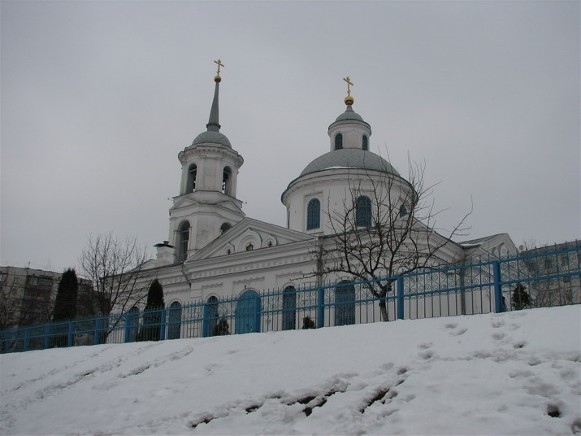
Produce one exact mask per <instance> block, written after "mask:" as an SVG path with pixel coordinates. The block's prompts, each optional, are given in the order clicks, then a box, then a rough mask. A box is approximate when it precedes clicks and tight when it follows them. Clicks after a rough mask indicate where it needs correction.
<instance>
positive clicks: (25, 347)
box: [22, 327, 30, 351]
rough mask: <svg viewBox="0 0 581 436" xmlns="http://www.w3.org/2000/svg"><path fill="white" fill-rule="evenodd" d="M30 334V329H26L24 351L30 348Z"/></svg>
mask: <svg viewBox="0 0 581 436" xmlns="http://www.w3.org/2000/svg"><path fill="white" fill-rule="evenodd" d="M29 340H30V337H29V334H28V327H27V328H25V329H24V340H23V342H24V343H23V344H22V351H28V347H29Z"/></svg>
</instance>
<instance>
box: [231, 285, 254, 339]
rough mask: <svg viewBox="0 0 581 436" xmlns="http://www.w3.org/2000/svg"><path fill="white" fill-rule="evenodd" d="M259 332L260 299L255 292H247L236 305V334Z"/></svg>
mask: <svg viewBox="0 0 581 436" xmlns="http://www.w3.org/2000/svg"><path fill="white" fill-rule="evenodd" d="M259 331H260V297H259V296H258V294H257V293H256V292H254V291H246V292H244V293H243V294H242V295H241V296H240V298H239V299H238V303H237V304H236V334H239V333H254V332H259Z"/></svg>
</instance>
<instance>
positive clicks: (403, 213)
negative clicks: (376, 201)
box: [399, 204, 408, 218]
mask: <svg viewBox="0 0 581 436" xmlns="http://www.w3.org/2000/svg"><path fill="white" fill-rule="evenodd" d="M407 214H408V208H407V207H405V204H402V205H401V206H400V207H399V217H400V218H403V217H405V216H406V215H407Z"/></svg>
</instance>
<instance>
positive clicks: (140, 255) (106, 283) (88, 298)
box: [79, 233, 148, 333]
mask: <svg viewBox="0 0 581 436" xmlns="http://www.w3.org/2000/svg"><path fill="white" fill-rule="evenodd" d="M147 259H148V254H147V249H146V248H145V247H141V246H139V245H138V243H137V240H136V239H135V238H128V239H125V240H121V239H118V238H117V237H115V236H113V234H112V233H107V234H104V235H98V236H96V237H90V238H89V242H88V244H87V247H86V248H85V249H84V250H83V252H82V254H81V257H80V259H79V260H80V264H81V271H82V275H83V277H85V278H87V279H89V280H91V281H92V282H93V291H92V292H87V293H84V294H83V295H82V296H79V298H80V299H81V301H79V304H80V305H81V306H82V310H83V311H84V312H85V313H87V314H90V315H98V314H101V315H105V316H107V315H109V314H110V313H111V312H113V311H116V312H119V313H125V312H127V311H128V310H129V309H131V307H133V305H135V304H137V303H139V302H140V301H142V300H143V299H145V297H147V288H143V287H141V282H140V279H141V278H142V277H143V265H144V263H145V262H146V261H147ZM114 327H115V325H109V327H108V332H107V333H109V332H110V331H111V330H112V329H113V328H114Z"/></svg>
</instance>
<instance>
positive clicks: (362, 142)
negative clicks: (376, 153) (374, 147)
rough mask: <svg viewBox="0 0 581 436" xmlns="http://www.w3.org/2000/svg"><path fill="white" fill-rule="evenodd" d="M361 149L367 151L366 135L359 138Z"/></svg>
mask: <svg viewBox="0 0 581 436" xmlns="http://www.w3.org/2000/svg"><path fill="white" fill-rule="evenodd" d="M361 148H362V149H363V150H366V151H367V150H369V139H368V138H367V135H363V137H362V138H361Z"/></svg>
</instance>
